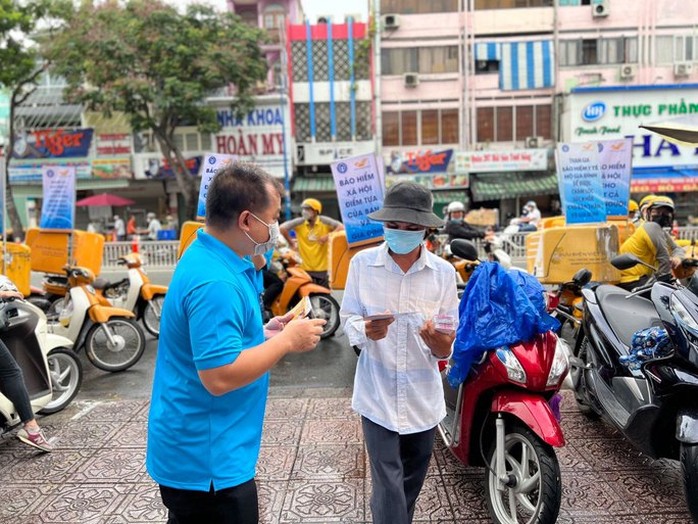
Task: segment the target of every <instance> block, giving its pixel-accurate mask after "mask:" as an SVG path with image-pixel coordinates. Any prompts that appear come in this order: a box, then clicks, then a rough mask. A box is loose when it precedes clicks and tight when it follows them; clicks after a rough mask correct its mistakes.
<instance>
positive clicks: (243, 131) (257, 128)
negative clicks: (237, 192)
mask: <svg viewBox="0 0 698 524" xmlns="http://www.w3.org/2000/svg"><path fill="white" fill-rule="evenodd" d="M217 117H218V123H219V124H220V125H221V129H220V131H218V132H217V133H216V134H215V135H214V136H213V150H214V151H213V152H215V153H217V154H222V155H235V156H237V157H238V158H239V159H240V160H243V161H248V162H253V163H255V164H257V165H258V166H260V167H261V168H262V169H264V170H265V171H267V172H269V173H271V174H272V175H274V176H275V177H278V178H284V177H286V176H289V177H290V176H291V175H292V173H293V169H292V165H291V163H292V160H293V154H292V152H291V151H292V149H290V145H291V144H292V142H291V131H290V129H291V125H290V122H291V120H290V116H289V110H288V104H280V103H279V100H278V97H275V99H274V100H273V101H272V100H271V98H266V99H265V98H261V97H260V98H258V99H257V103H256V105H255V106H254V108H253V109H251V110H250V111H249V112H248V113H247V114H245V115H242V116H236V115H235V114H234V112H233V111H232V110H231V109H230V107H229V106H226V107H220V108H218V110H217Z"/></svg>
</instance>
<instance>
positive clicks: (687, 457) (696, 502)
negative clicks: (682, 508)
mask: <svg viewBox="0 0 698 524" xmlns="http://www.w3.org/2000/svg"><path fill="white" fill-rule="evenodd" d="M681 467H682V468H683V486H684V493H686V504H687V505H688V511H689V512H690V514H691V517H692V518H693V522H698V445H696V444H681Z"/></svg>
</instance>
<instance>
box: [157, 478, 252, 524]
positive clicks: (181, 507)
mask: <svg viewBox="0 0 698 524" xmlns="http://www.w3.org/2000/svg"><path fill="white" fill-rule="evenodd" d="M160 496H161V497H162V503H163V504H164V505H165V507H166V508H167V510H168V515H167V524H203V523H206V524H257V523H258V522H259V508H258V505H257V485H256V484H255V481H254V479H252V480H248V481H247V482H245V483H243V484H240V485H239V486H234V487H232V488H226V489H221V490H219V491H214V490H213V487H211V490H210V491H208V492H206V491H190V490H186V489H176V488H168V487H167V486H160Z"/></svg>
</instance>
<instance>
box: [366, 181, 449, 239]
mask: <svg viewBox="0 0 698 524" xmlns="http://www.w3.org/2000/svg"><path fill="white" fill-rule="evenodd" d="M433 205H434V199H433V197H432V195H431V191H429V190H428V189H427V188H426V187H424V186H422V185H419V184H416V183H414V182H398V183H397V184H395V185H392V186H390V187H389V188H388V190H387V191H386V192H385V199H384V200H383V207H382V208H381V209H379V210H378V211H374V212H373V213H371V214H370V215H368V218H370V219H371V220H376V221H378V222H407V223H409V224H418V225H420V226H424V227H429V228H431V227H442V226H443V225H444V221H443V220H441V219H440V218H439V217H438V216H436V215H435V214H434V211H433V209H432V208H433Z"/></svg>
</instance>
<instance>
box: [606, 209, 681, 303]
mask: <svg viewBox="0 0 698 524" xmlns="http://www.w3.org/2000/svg"><path fill="white" fill-rule="evenodd" d="M653 197H654V198H653V199H652V200H651V202H650V203H649V204H648V205H647V206H646V210H645V214H644V217H645V219H646V221H645V222H644V223H642V224H641V225H639V226H638V227H637V229H636V230H635V232H634V233H633V234H632V235H631V236H630V237H629V238H628V239H627V240H626V241H625V242H623V244H622V245H621V246H620V252H621V254H623V253H632V254H633V255H636V256H637V257H638V258H639V259H640V260H642V261H643V262H645V263H646V264H649V265H650V266H654V267H656V268H658V269H657V272H656V273H657V278H659V279H662V278H668V277H670V276H671V270H672V269H674V268H677V267H678V266H679V265H680V264H681V260H682V259H683V258H684V257H685V253H684V250H683V249H682V248H680V247H679V246H678V245H677V244H676V242H674V239H673V238H672V237H671V235H670V233H669V228H671V224H672V222H673V221H674V201H673V200H672V199H671V198H669V197H666V196H654V195H653ZM641 209H642V207H641ZM652 273H653V271H652V270H651V269H650V268H649V267H646V266H643V265H641V264H638V265H636V266H634V267H631V268H630V269H624V270H622V271H621V273H620V275H621V276H620V284H619V286H620V287H622V288H624V289H627V290H631V289H633V288H635V287H638V286H642V285H643V284H645V283H646V282H647V280H649V278H650V276H651V275H652Z"/></svg>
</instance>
